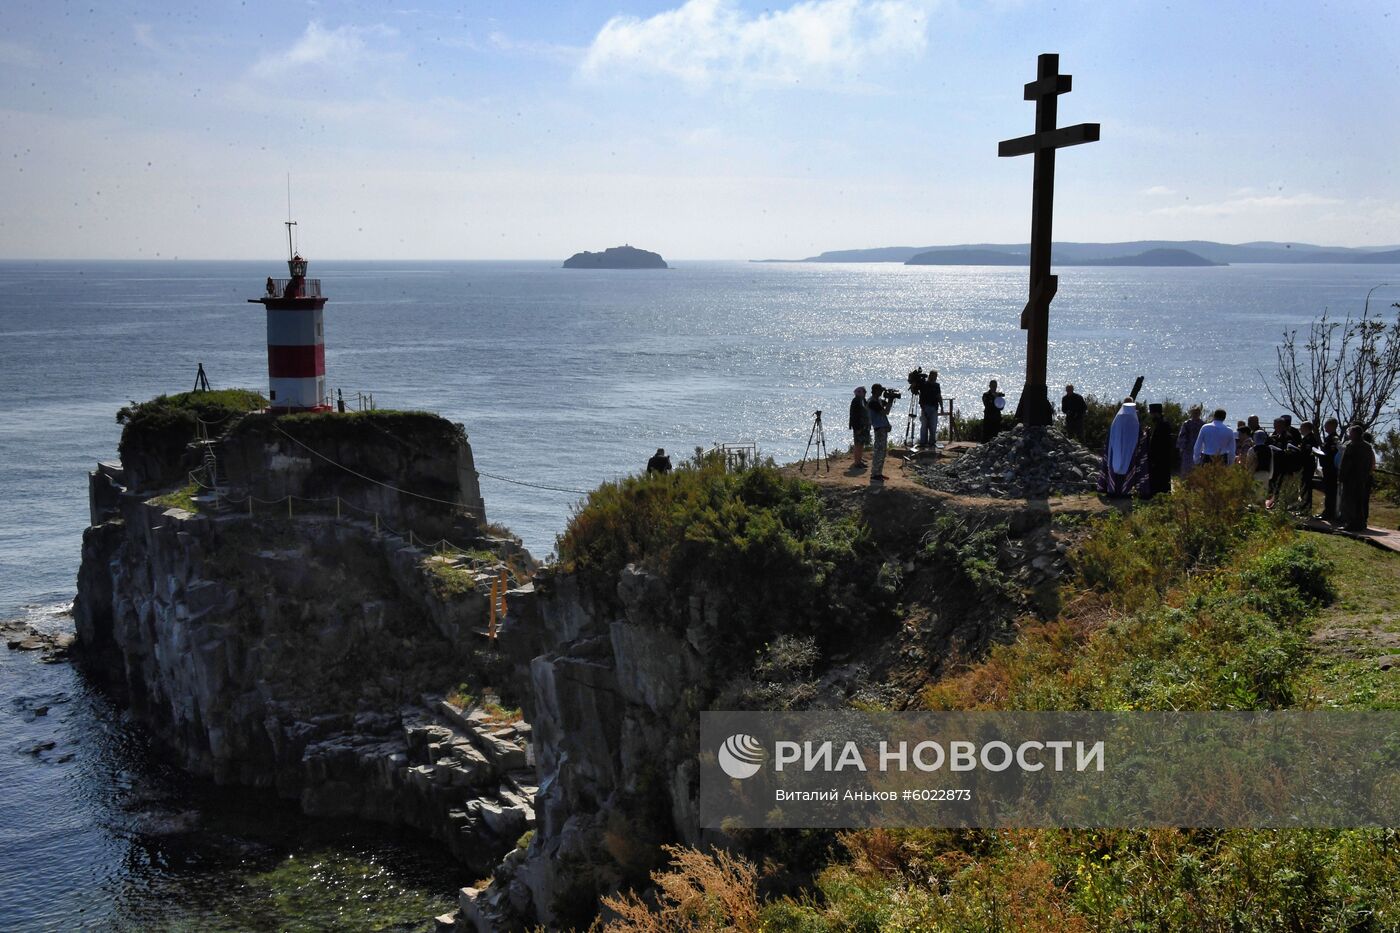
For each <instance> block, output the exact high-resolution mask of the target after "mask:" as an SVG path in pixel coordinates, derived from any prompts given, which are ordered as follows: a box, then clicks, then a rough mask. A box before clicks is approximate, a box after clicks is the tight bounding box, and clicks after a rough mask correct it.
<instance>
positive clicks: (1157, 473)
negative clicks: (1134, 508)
mask: <svg viewBox="0 0 1400 933" xmlns="http://www.w3.org/2000/svg"><path fill="white" fill-rule="evenodd" d="M1147 410H1148V412H1149V415H1150V416H1149V418H1148V427H1147V495H1146V496H1145V498H1148V499H1150V498H1152V497H1153V496H1155V495H1158V494H1159V493H1169V492H1171V491H1172V461H1173V460H1175V459H1176V425H1174V424H1172V423H1171V422H1170V421H1168V420H1167V417H1166V415H1165V414H1164V413H1163V411H1162V405H1161V403H1159V402H1153V403H1152V404H1151V405H1148V406H1147Z"/></svg>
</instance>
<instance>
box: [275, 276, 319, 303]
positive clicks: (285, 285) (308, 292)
mask: <svg viewBox="0 0 1400 933" xmlns="http://www.w3.org/2000/svg"><path fill="white" fill-rule="evenodd" d="M263 297H264V298H320V297H321V280H320V279H274V278H269V279H268V280H267V291H266V294H264V295H263Z"/></svg>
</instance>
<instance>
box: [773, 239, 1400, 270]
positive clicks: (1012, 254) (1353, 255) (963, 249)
mask: <svg viewBox="0 0 1400 933" xmlns="http://www.w3.org/2000/svg"><path fill="white" fill-rule="evenodd" d="M1051 249H1052V254H1053V257H1054V258H1053V262H1054V263H1055V265H1058V266H1220V265H1231V264H1239V263H1256V262H1275V263H1319V262H1327V263H1332V262H1335V263H1365V264H1368V265H1369V264H1383V263H1397V264H1400V247H1396V246H1316V245H1313V244H1311V243H1275V242H1256V243H1239V244H1230V243H1215V242H1212V241H1210V240H1131V241H1127V242H1122V243H1060V242H1057V243H1055V244H1054V245H1053V246H1052V248H1051ZM1029 253H1030V247H1029V245H1027V244H1025V243H961V244H958V245H956V246H881V247H877V248H874V249H838V250H828V251H827V252H824V253H821V254H819V255H816V256H808V257H807V258H806V259H762V260H755V261H756V262H899V263H904V264H906V265H913V266H931V265H939V266H943V265H946V266H953V265H958V266H962V265H967V266H1024V265H1026V264H1027V263H1028V262H1029V259H1028V256H1029Z"/></svg>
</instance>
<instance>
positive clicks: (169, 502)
mask: <svg viewBox="0 0 1400 933" xmlns="http://www.w3.org/2000/svg"><path fill="white" fill-rule="evenodd" d="M197 495H199V484H198V483H189V484H188V485H185V486H181V487H180V488H179V489H176V490H174V491H172V492H167V493H166V494H165V495H163V496H156V497H155V498H154V499H152V500H151V501H152V502H155V503H156V504H158V505H163V506H165V507H166V508H168V509H184V510H185V511H186V512H197V511H199V506H198V505H197V504H196V503H195V501H194V497H195V496H197Z"/></svg>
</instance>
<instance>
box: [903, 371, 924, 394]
mask: <svg viewBox="0 0 1400 933" xmlns="http://www.w3.org/2000/svg"><path fill="white" fill-rule="evenodd" d="M904 378H905V381H907V382H908V383H909V388H911V389H916V388H918V387H919V386H921V385H923V384H924V382H925V381H926V380H927V379H928V376H927V375H926V374H925V373H924V368H923V367H922V366H920V367H919V368H918V369H916V370H914V371H913V372H911V373H910V374H909V375H907V376H905V377H904Z"/></svg>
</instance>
